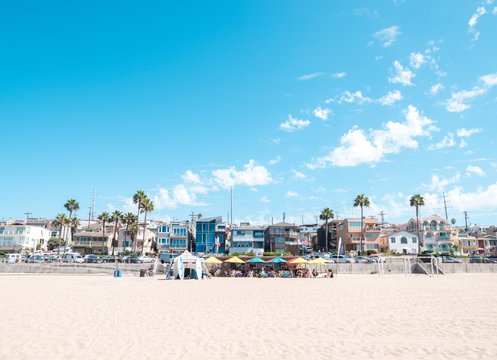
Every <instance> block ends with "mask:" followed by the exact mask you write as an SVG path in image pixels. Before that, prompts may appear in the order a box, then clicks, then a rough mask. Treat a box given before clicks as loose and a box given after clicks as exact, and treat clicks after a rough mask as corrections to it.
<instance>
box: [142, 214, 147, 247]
mask: <svg viewBox="0 0 497 360" xmlns="http://www.w3.org/2000/svg"><path fill="white" fill-rule="evenodd" d="M146 228H147V212H146V211H145V225H143V242H142V255H145V254H144V253H143V249H144V247H145V229H146Z"/></svg>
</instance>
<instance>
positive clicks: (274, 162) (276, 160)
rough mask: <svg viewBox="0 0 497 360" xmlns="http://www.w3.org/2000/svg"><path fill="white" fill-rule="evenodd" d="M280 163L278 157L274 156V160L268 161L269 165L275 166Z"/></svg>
mask: <svg viewBox="0 0 497 360" xmlns="http://www.w3.org/2000/svg"><path fill="white" fill-rule="evenodd" d="M280 161H281V157H280V156H279V155H278V156H276V158H274V159H272V160H269V165H276V164H277V163H279V162H280Z"/></svg>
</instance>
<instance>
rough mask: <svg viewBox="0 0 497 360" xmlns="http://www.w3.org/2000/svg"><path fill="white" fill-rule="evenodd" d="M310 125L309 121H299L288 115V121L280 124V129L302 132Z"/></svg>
mask: <svg viewBox="0 0 497 360" xmlns="http://www.w3.org/2000/svg"><path fill="white" fill-rule="evenodd" d="M310 124H311V122H310V121H309V120H300V119H297V118H294V117H292V115H288V120H287V121H285V122H282V123H281V124H280V129H281V130H285V131H289V132H292V131H295V130H302V129H303V128H305V127H307V126H309V125H310Z"/></svg>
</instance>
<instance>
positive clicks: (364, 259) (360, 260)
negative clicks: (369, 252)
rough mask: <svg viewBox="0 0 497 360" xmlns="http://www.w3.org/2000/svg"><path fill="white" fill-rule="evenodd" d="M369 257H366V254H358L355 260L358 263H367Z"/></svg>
mask: <svg viewBox="0 0 497 360" xmlns="http://www.w3.org/2000/svg"><path fill="white" fill-rule="evenodd" d="M368 260H369V259H368V258H367V257H365V256H358V257H356V258H355V262H356V263H367V262H368Z"/></svg>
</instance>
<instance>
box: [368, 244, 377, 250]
mask: <svg viewBox="0 0 497 360" xmlns="http://www.w3.org/2000/svg"><path fill="white" fill-rule="evenodd" d="M366 249H367V250H379V249H380V245H379V244H366Z"/></svg>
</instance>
